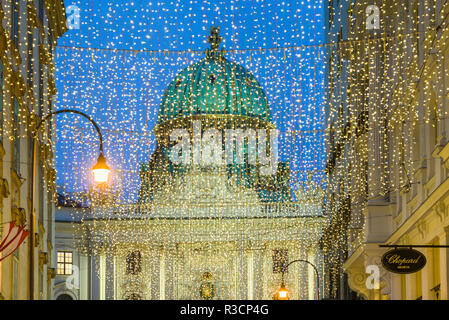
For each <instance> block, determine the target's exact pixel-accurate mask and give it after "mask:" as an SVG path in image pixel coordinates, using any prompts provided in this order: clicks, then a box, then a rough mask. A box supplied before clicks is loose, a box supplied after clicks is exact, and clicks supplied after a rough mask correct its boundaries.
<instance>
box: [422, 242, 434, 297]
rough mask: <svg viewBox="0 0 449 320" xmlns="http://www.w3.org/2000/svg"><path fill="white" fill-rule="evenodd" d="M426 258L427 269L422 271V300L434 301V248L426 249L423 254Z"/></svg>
mask: <svg viewBox="0 0 449 320" xmlns="http://www.w3.org/2000/svg"><path fill="white" fill-rule="evenodd" d="M423 253H424V255H425V256H426V259H427V263H426V265H425V267H424V268H423V269H422V270H421V276H422V299H423V300H432V299H433V297H432V292H431V291H430V289H432V272H433V254H432V248H426V249H425V251H424V252H423Z"/></svg>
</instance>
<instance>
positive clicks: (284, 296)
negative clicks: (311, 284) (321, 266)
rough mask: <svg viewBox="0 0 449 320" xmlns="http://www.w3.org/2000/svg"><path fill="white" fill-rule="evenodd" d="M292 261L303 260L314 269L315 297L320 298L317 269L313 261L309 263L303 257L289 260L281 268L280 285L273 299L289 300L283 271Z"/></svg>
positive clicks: (285, 270)
mask: <svg viewBox="0 0 449 320" xmlns="http://www.w3.org/2000/svg"><path fill="white" fill-rule="evenodd" d="M294 262H305V263H308V264H309V265H311V266H312V267H313V269H314V270H315V274H316V299H317V300H319V299H320V276H319V273H318V269H317V268H316V267H315V265H314V264H313V263H311V262H310V261H307V260H303V259H297V260H293V261H291V262H289V263H288V264H287V265H286V266H285V267H284V268H282V282H281V287H280V288H279V289H278V290H277V291H276V293H275V294H274V299H275V300H289V299H290V292H289V291H288V289H287V288H286V287H285V282H284V274H285V272H287V271H288V267H289V266H290V265H291V264H292V263H294Z"/></svg>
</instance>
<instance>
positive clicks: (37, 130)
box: [33, 109, 103, 153]
mask: <svg viewBox="0 0 449 320" xmlns="http://www.w3.org/2000/svg"><path fill="white" fill-rule="evenodd" d="M59 113H76V114H79V115H81V116H83V117H85V118H86V119H87V120H89V121H90V122H91V123H92V124H93V125H94V127H95V130H97V133H98V136H99V138H100V152H101V153H103V135H102V134H101V131H100V127H99V126H98V125H97V124H96V123H95V121H94V120H93V119H92V118H91V117H90V116H88V115H87V114H85V113H83V112H81V111H78V110H74V109H62V110H58V111H53V112H51V113H49V114H47V115H46V116H45V117H44V118H43V119H42V120H41V121H39V123H38V124H37V126H36V129H35V130H34V134H33V138H34V137H36V136H37V134H38V132H39V129H40V127H41V126H42V124H43V123H44V122H46V121H47V120H48V119H50V118H52V117H53V116H54V115H56V114H59Z"/></svg>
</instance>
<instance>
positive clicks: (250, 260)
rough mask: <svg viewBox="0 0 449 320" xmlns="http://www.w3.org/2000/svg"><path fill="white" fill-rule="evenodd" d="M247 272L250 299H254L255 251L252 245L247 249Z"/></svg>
mask: <svg viewBox="0 0 449 320" xmlns="http://www.w3.org/2000/svg"><path fill="white" fill-rule="evenodd" d="M246 266H247V268H246V273H247V274H248V276H247V280H248V282H247V283H248V288H247V290H248V295H247V297H248V300H253V299H254V252H253V250H252V248H251V247H248V249H247V264H246Z"/></svg>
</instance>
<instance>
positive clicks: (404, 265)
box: [382, 249, 426, 274]
mask: <svg viewBox="0 0 449 320" xmlns="http://www.w3.org/2000/svg"><path fill="white" fill-rule="evenodd" d="M382 265H383V266H384V268H385V269H387V270H388V271H391V272H394V273H401V274H406V273H413V272H417V271H419V270H421V269H422V268H424V266H425V265H426V257H425V256H424V255H423V254H422V253H421V252H419V251H417V250H413V249H393V250H390V251H387V252H386V253H385V254H384V255H383V256H382Z"/></svg>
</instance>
